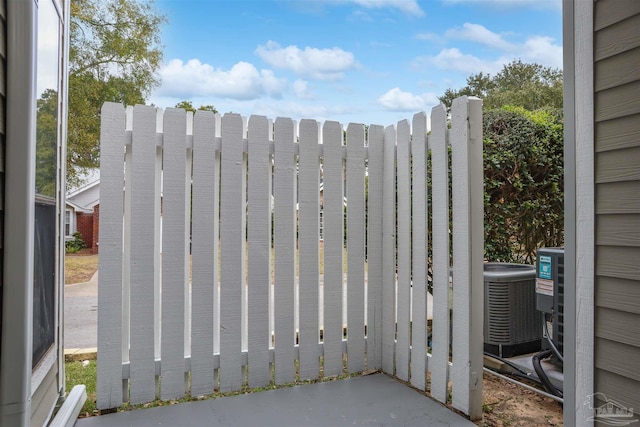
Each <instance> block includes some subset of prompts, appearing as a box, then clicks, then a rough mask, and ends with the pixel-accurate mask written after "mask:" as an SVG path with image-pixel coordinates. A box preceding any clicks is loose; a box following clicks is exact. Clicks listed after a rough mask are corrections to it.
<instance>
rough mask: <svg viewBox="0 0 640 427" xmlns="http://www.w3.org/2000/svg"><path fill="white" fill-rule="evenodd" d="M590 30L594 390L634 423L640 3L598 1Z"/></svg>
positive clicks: (638, 341)
mask: <svg viewBox="0 0 640 427" xmlns="http://www.w3.org/2000/svg"><path fill="white" fill-rule="evenodd" d="M593 31H594V33H593V35H594V43H593V46H594V52H593V56H594V58H593V59H594V121H595V123H594V133H595V138H594V139H595V141H594V142H595V250H596V257H595V295H594V297H595V306H596V307H595V345H594V347H595V348H594V350H595V352H594V354H595V373H594V380H595V382H594V391H595V392H601V393H604V394H605V395H606V396H607V398H609V399H613V400H615V401H617V402H618V403H620V404H622V405H624V406H626V407H628V408H634V409H635V412H636V417H637V416H638V413H639V412H640V370H639V369H638V366H640V328H639V327H638V324H640V1H637V0H599V1H596V2H595V3H594V27H593ZM578 321H580V319H579V317H578Z"/></svg>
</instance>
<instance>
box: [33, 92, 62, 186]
mask: <svg viewBox="0 0 640 427" xmlns="http://www.w3.org/2000/svg"><path fill="white" fill-rule="evenodd" d="M36 122H37V124H36V193H37V194H39V195H42V196H47V197H55V195H56V171H57V167H58V162H57V149H58V92H56V91H55V90H53V89H47V90H45V91H44V92H43V93H42V95H41V96H40V98H38V100H37V101H36Z"/></svg>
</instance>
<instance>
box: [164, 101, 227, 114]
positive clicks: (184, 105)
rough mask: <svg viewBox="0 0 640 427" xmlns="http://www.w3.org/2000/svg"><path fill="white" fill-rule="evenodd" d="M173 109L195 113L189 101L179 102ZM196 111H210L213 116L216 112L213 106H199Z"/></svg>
mask: <svg viewBox="0 0 640 427" xmlns="http://www.w3.org/2000/svg"><path fill="white" fill-rule="evenodd" d="M175 108H182V109H183V110H185V111H191V112H192V113H195V112H196V108H195V107H194V106H193V103H192V102H191V101H180V102H178V103H177V104H176V106H175ZM197 109H198V110H204V111H211V112H213V113H214V114H215V113H217V112H218V110H217V109H216V107H214V106H213V105H201V106H200V107H198V108H197Z"/></svg>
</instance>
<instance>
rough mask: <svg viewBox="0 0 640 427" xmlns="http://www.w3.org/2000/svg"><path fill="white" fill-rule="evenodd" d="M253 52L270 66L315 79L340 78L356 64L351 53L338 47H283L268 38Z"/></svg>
mask: <svg viewBox="0 0 640 427" xmlns="http://www.w3.org/2000/svg"><path fill="white" fill-rule="evenodd" d="M255 53H256V55H258V56H259V57H260V58H262V59H263V60H264V61H265V62H267V63H268V64H269V65H271V66H272V67H275V68H282V69H287V70H290V71H293V72H294V73H295V74H297V75H299V76H304V77H309V78H312V79H317V80H337V79H341V78H343V77H344V72H345V71H347V70H349V69H352V68H355V67H356V66H357V63H356V60H355V58H354V56H353V53H351V52H346V51H344V50H342V49H340V48H338V47H334V48H332V49H318V48H314V47H308V46H307V47H305V48H304V50H302V49H300V48H298V47H297V46H294V45H291V46H287V47H284V48H283V47H281V46H280V45H279V44H278V43H276V42H274V41H272V40H269V41H268V42H267V45H266V46H258V47H257V48H256V50H255Z"/></svg>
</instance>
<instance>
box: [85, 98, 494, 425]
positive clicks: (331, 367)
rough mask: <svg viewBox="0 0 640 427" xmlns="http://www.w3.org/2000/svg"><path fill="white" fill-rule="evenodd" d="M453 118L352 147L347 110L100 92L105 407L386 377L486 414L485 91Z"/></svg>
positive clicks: (456, 108)
mask: <svg viewBox="0 0 640 427" xmlns="http://www.w3.org/2000/svg"><path fill="white" fill-rule="evenodd" d="M450 114H451V116H450V121H451V127H450V129H449V128H448V126H447V112H446V111H445V109H444V107H442V106H439V107H436V108H434V110H433V111H432V114H431V131H430V134H429V136H427V128H426V124H427V120H426V115H425V114H424V113H419V114H416V115H415V116H414V117H413V125H412V128H413V134H411V129H410V125H409V123H408V122H407V121H406V120H404V121H401V122H399V123H398V124H397V126H388V127H386V128H383V127H382V126H378V125H371V126H369V127H368V128H366V129H365V127H364V126H363V125H356V124H349V125H348V127H347V130H346V146H345V144H343V141H344V139H345V138H344V134H343V128H342V126H341V125H340V124H339V123H337V122H325V123H324V125H322V126H320V125H319V124H318V123H317V122H316V121H315V120H302V121H301V122H300V123H299V125H296V123H294V122H293V121H292V120H290V119H286V118H278V119H277V120H276V121H275V123H272V122H270V121H269V120H267V119H266V118H265V117H261V116H251V118H249V120H248V123H246V122H243V118H242V117H240V116H239V115H237V114H225V115H224V116H223V117H222V118H220V117H219V116H214V115H213V114H212V113H210V112H203V111H199V112H197V113H196V114H195V117H193V116H192V115H191V114H190V113H187V114H185V112H184V111H183V110H179V109H168V110H166V111H164V113H163V112H162V111H158V110H156V109H155V108H154V107H146V106H137V107H135V108H132V109H131V108H130V109H127V110H125V108H123V107H122V106H121V105H120V104H113V103H107V104H105V105H104V107H103V110H102V131H101V183H100V187H101V188H100V192H101V208H100V211H101V212H100V266H99V269H100V282H99V290H98V385H97V389H98V390H97V401H98V402H97V403H98V407H99V408H101V409H106V408H114V407H118V406H120V405H121V404H122V403H123V401H130V402H131V403H133V404H138V403H144V402H149V401H152V400H154V399H155V398H157V397H160V398H161V399H174V398H179V397H182V396H184V395H187V394H191V395H192V396H198V395H207V394H211V393H213V392H214V390H220V391H222V392H228V391H237V390H240V389H241V388H242V387H245V386H248V387H261V386H265V385H268V384H269V383H270V382H274V383H275V384H286V383H290V382H293V381H295V380H296V379H297V378H298V379H299V380H307V379H317V378H318V377H319V375H320V373H321V369H322V370H323V371H322V372H323V375H324V376H325V377H327V376H335V375H339V374H342V373H344V372H349V373H353V372H360V371H363V370H383V371H384V372H386V373H389V374H394V375H396V376H397V377H398V378H399V379H401V380H405V381H410V382H411V384H412V385H413V386H414V387H416V388H418V389H421V390H427V391H430V393H431V396H432V397H433V398H435V399H437V400H439V401H441V402H450V403H451V404H452V405H453V406H454V407H455V408H457V409H459V410H461V411H462V412H464V413H466V414H468V415H469V416H471V417H472V418H478V417H480V416H481V409H482V408H481V406H482V341H483V340H482V319H483V317H482V316H483V306H482V304H483V266H482V262H483V188H482V176H483V175H482V112H481V101H480V100H478V99H474V98H467V97H462V98H458V99H456V100H455V101H454V103H453V106H452V109H451V113H450ZM448 144H449V145H451V157H452V168H453V171H452V172H453V173H452V177H453V182H452V188H453V190H452V193H453V194H452V195H450V194H449V190H448V188H449V183H448V177H449V171H448V168H449V161H448V159H449V152H448V148H447V145H448ZM428 156H431V162H432V165H433V167H432V170H427V159H428ZM427 173H430V174H431V178H432V204H431V206H428V205H427V185H426V184H427ZM345 179H346V186H345V181H344V180H345ZM321 180H323V197H322V198H321V197H320V196H319V191H318V189H319V188H320V182H321ZM367 184H368V189H367ZM345 188H346V194H343V193H344V191H345ZM123 190H124V191H123ZM345 198H346V200H347V202H346V206H347V213H346V228H345V223H344V222H345V214H344V203H345V202H344V200H345ZM450 200H453V206H452V211H453V227H452V229H450V227H449V203H450ZM321 204H322V209H323V215H324V241H323V242H322V243H320V242H319V238H318V235H319V212H320V209H321ZM396 204H397V205H396ZM396 206H397V207H396ZM429 210H431V212H432V213H433V220H432V223H431V224H429V221H428V211H429ZM396 215H397V216H396ZM429 226H431V227H432V236H433V250H432V253H429V251H428V247H429V245H428V241H427V239H428V235H429V234H428V232H427V231H428V227H429ZM272 227H273V233H272ZM345 230H346V238H345V236H344V233H345ZM190 236H191V237H190ZM451 237H452V240H450V238H451ZM345 241H346V250H345V249H344V242H345ZM450 241H451V242H453V252H452V253H453V260H454V262H453V280H452V283H453V285H452V286H451V285H450V280H449V279H450V275H449V272H450ZM190 249H191V251H190ZM190 252H191V254H192V255H191V265H190V257H189V255H190ZM345 256H346V258H347V260H348V261H347V262H346V274H345V273H344V267H343V266H344V265H345V259H344V258H345ZM431 260H432V262H431ZM428 271H432V272H433V313H431V312H430V310H429V309H428V307H429V305H428V304H427V301H428V295H427V274H428ZM190 273H191V280H190ZM429 299H430V297H429ZM450 309H452V312H453V316H452V317H450ZM428 319H429V321H428ZM430 319H433V321H432V330H433V333H432V335H429V333H428V329H429V325H430V324H431V322H430ZM450 319H452V320H450ZM451 322H452V324H451ZM450 331H452V332H450ZM450 335H452V336H450ZM429 336H432V340H431V342H429V341H428V337H429ZM450 339H451V340H450ZM450 342H451V343H452V344H451V346H450ZM345 359H346V365H345V363H344V360H345ZM296 362H297V363H296Z"/></svg>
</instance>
